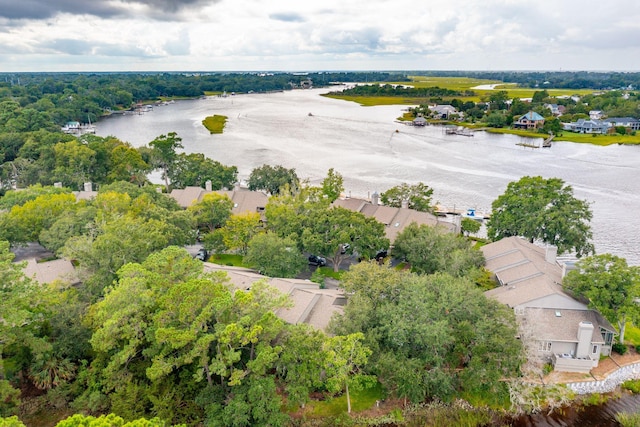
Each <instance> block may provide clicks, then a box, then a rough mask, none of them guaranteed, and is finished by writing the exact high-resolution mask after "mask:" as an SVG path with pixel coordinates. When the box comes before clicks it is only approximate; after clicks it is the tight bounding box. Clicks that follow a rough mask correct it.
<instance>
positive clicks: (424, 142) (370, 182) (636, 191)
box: [97, 89, 640, 265]
mask: <svg viewBox="0 0 640 427" xmlns="http://www.w3.org/2000/svg"><path fill="white" fill-rule="evenodd" d="M326 91H327V89H311V90H296V91H287V92H281V93H272V94H248V95H235V96H229V97H226V98H222V97H208V98H205V99H197V100H187V101H178V102H175V103H173V104H170V105H167V106H159V107H155V108H154V109H153V110H152V111H150V112H147V113H144V114H142V115H126V116H121V115H116V116H112V117H109V118H106V119H102V120H100V121H99V122H98V123H97V134H98V135H101V136H108V135H113V136H116V137H118V138H119V139H121V140H123V141H127V142H129V143H131V144H132V145H133V146H136V147H138V146H142V145H146V144H148V143H149V142H150V141H152V140H153V139H154V138H155V137H157V136H158V135H161V134H166V133H168V132H177V134H178V136H180V137H181V138H182V144H183V145H184V150H185V151H186V152H188V153H191V152H199V153H204V154H205V155H206V156H207V157H210V158H212V159H215V160H218V161H220V162H221V163H223V164H225V165H235V166H237V167H238V171H239V177H240V178H241V179H247V178H248V176H249V174H250V173H251V170H252V169H253V168H255V167H258V166H261V165H263V164H271V165H282V166H284V167H286V168H295V169H296V172H297V174H298V176H299V177H300V178H303V179H309V182H310V183H311V184H318V183H320V182H321V181H322V179H323V178H324V177H325V176H326V174H327V171H328V170H329V168H334V169H335V170H336V171H337V172H339V173H340V174H342V176H343V177H344V183H345V192H346V194H347V195H351V196H353V197H367V196H368V195H370V194H371V193H373V192H374V191H378V192H382V191H385V190H387V189H388V188H390V187H393V186H395V185H398V184H401V183H403V182H407V183H411V184H412V183H417V182H424V183H425V184H427V185H429V186H430V187H432V188H433V189H434V197H433V200H434V201H435V202H438V203H440V204H442V205H445V206H455V207H456V208H458V209H460V208H463V209H466V208H471V207H473V208H476V209H477V211H478V212H489V211H490V208H491V202H492V201H493V200H495V199H496V197H498V196H499V195H500V194H502V193H503V192H504V190H505V189H506V187H507V184H508V183H509V182H511V181H517V180H518V179H520V178H521V177H522V176H525V175H531V176H536V175H540V176H543V177H545V178H552V177H557V178H561V179H563V180H564V181H565V182H566V183H567V184H569V185H571V186H572V187H573V189H574V195H575V196H576V197H578V198H580V199H584V200H587V201H588V202H589V203H590V204H591V209H592V210H593V219H592V222H591V226H592V229H593V234H594V239H593V241H594V244H595V247H596V251H597V253H604V252H609V253H612V254H614V255H618V256H622V257H625V258H626V259H627V261H628V262H629V264H632V265H640V227H638V226H637V225H636V224H637V222H638V213H639V212H640V179H639V178H640V175H639V173H638V168H639V166H640V146H619V145H613V146H608V147H598V146H595V145H590V144H576V143H570V142H556V143H554V144H553V146H552V147H551V148H526V147H523V146H519V145H517V143H519V142H526V141H530V140H528V139H526V138H521V137H518V136H515V135H499V134H490V133H486V132H476V133H475V134H474V137H466V136H461V135H445V134H444V132H443V130H442V128H441V127H437V126H426V127H413V126H407V125H404V124H401V123H397V122H396V121H395V119H396V118H397V117H399V116H401V115H402V109H403V108H406V106H399V105H392V106H377V107H361V106H359V105H358V104H356V103H353V102H347V101H342V100H336V99H331V98H326V97H322V96H320V94H321V93H323V92H326ZM213 114H221V115H225V116H227V117H228V118H229V119H228V122H227V125H226V127H225V130H224V133H223V134H218V135H211V134H209V132H208V131H207V130H206V129H205V128H204V126H202V123H201V122H202V120H203V119H204V118H205V117H206V116H209V115H213ZM536 141H537V140H536Z"/></svg>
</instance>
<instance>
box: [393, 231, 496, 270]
mask: <svg viewBox="0 0 640 427" xmlns="http://www.w3.org/2000/svg"><path fill="white" fill-rule="evenodd" d="M392 253H393V256H395V257H396V258H399V259H404V260H406V261H407V262H408V263H409V264H410V265H411V268H412V269H413V271H415V272H418V273H424V274H432V273H436V272H439V271H440V272H447V273H449V274H451V275H452V276H456V277H463V276H465V275H467V274H469V273H470V272H471V271H472V270H473V269H477V268H479V267H481V266H482V265H483V264H484V257H483V255H482V252H480V251H479V250H477V249H474V248H473V247H471V244H470V243H469V241H468V240H467V239H465V238H463V237H461V236H459V235H456V234H453V233H450V232H448V230H446V229H443V228H439V227H432V226H428V225H417V224H416V223H412V224H409V225H408V226H407V227H406V228H405V229H404V230H402V232H401V233H399V234H398V236H397V237H396V240H395V242H394V246H393V250H392Z"/></svg>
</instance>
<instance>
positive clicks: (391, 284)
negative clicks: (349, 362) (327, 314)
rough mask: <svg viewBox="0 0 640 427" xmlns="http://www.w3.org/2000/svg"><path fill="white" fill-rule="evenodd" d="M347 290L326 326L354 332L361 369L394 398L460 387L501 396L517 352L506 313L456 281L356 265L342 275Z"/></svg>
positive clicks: (441, 394) (416, 398) (440, 394)
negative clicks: (364, 350) (339, 312)
mask: <svg viewBox="0 0 640 427" xmlns="http://www.w3.org/2000/svg"><path fill="white" fill-rule="evenodd" d="M342 284H343V286H344V289H345V291H346V292H347V293H348V294H349V300H348V304H347V306H346V308H345V313H344V316H342V317H340V318H337V319H336V322H335V323H334V331H336V332H338V333H340V334H342V335H344V334H348V333H355V332H362V333H363V334H364V337H365V339H364V343H365V344H366V345H367V346H368V347H369V348H371V349H372V350H373V354H372V355H371V358H370V360H369V364H368V371H369V372H375V373H376V375H377V376H378V379H379V380H380V381H381V382H382V383H383V384H384V385H385V386H386V387H387V388H388V389H389V390H390V391H392V392H393V393H394V394H395V395H397V396H398V397H404V398H407V399H409V400H411V401H413V402H422V401H424V400H425V399H427V398H438V399H442V400H448V399H451V398H452V397H453V396H454V395H455V394H456V393H458V392H460V391H461V390H466V391H468V392H470V393H478V394H481V395H483V396H489V395H502V396H504V394H505V393H506V389H505V386H504V383H503V382H502V379H503V378H504V377H508V376H510V375H513V374H514V373H515V372H516V370H517V368H518V366H519V363H520V361H521V358H522V349H521V346H520V343H519V341H518V340H516V339H515V336H516V327H515V320H514V318H513V312H512V311H511V310H510V309H508V308H507V307H506V306H502V305H500V304H499V303H497V302H495V301H493V300H489V299H487V298H485V296H484V295H483V294H482V292H480V291H479V290H477V289H475V287H474V285H473V284H472V283H470V282H468V281H467V280H466V279H464V278H454V277H452V276H449V275H447V274H442V273H438V274H436V275H415V274H412V273H406V272H399V271H396V270H393V269H390V268H388V267H387V266H380V265H378V264H377V263H374V262H370V263H360V264H358V265H356V266H353V267H352V268H351V270H350V271H349V273H347V274H346V275H345V277H343V282H342Z"/></svg>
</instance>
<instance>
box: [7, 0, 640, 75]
mask: <svg viewBox="0 0 640 427" xmlns="http://www.w3.org/2000/svg"><path fill="white" fill-rule="evenodd" d="M639 5H640V3H635V2H633V1H632V0H610V1H609V2H606V4H605V3H604V2H603V3H601V4H597V5H589V6H588V7H586V6H585V5H583V3H582V2H580V1H578V0H565V1H562V2H558V1H551V0H539V1H537V2H521V1H514V0H485V1H482V2H480V1H475V0H464V1H463V0H449V1H447V2H438V3H433V2H424V1H418V0H407V1H405V2H403V3H401V4H400V3H397V2H390V1H387V0H368V1H365V0H353V1H349V2H345V1H344V0H340V1H338V0H308V1H306V2H298V3H292V2H290V1H289V0H272V1H270V2H264V1H262V0H245V1H243V2H238V1H231V0H182V1H179V0H160V1H155V0H154V1H152V0H94V1H91V2H88V1H85V0H21V2H19V3H16V2H15V0H0V55H2V56H1V57H0V60H1V61H2V62H1V63H2V65H3V67H2V68H4V70H5V71H13V70H23V71H30V70H34V69H39V70H40V69H55V70H87V71H88V70H101V69H102V68H101V67H104V66H105V64H108V65H109V67H115V68H117V69H120V70H128V69H131V68H130V67H136V69H144V70H180V69H189V70H194V69H200V70H242V69H277V70H287V69H288V70H296V69H303V70H304V69H306V70H310V69H346V68H349V69H376V68H384V69H420V68H422V69H505V68H508V69H559V68H563V69H594V70H596V69H621V70H632V69H636V70H637V69H638V63H637V60H636V59H635V58H637V57H638V56H639V54H640V46H638V45H637V42H636V41H637V40H638V39H639V36H640V26H638V25H637V22H639V18H640V6H639ZM133 58H136V59H135V60H133ZM34 67H35V68H34Z"/></svg>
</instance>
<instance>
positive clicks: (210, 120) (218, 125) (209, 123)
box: [202, 114, 227, 133]
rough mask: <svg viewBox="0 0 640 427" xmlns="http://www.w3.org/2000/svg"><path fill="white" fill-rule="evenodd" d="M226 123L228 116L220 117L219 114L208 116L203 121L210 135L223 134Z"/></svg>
mask: <svg viewBox="0 0 640 427" xmlns="http://www.w3.org/2000/svg"><path fill="white" fill-rule="evenodd" d="M226 123H227V116H220V115H218V114H215V115H213V116H207V117H205V119H204V120H203V121H202V124H203V126H204V127H206V128H207V129H208V130H209V132H210V133H222V130H223V129H224V125H225V124H226Z"/></svg>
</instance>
